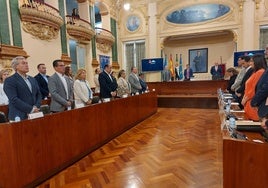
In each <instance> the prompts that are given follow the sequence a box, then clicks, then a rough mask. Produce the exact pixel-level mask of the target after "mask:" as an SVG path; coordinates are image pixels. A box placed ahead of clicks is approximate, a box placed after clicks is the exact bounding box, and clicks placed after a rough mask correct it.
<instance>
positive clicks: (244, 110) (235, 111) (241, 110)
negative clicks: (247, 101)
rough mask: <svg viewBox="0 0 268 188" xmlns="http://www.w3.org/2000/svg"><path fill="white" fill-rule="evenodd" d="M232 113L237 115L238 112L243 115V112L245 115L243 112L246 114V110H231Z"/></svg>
mask: <svg viewBox="0 0 268 188" xmlns="http://www.w3.org/2000/svg"><path fill="white" fill-rule="evenodd" d="M230 112H234V113H236V112H237V113H238V112H240V113H241V112H242V113H243V112H245V110H230Z"/></svg>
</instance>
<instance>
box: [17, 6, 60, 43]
mask: <svg viewBox="0 0 268 188" xmlns="http://www.w3.org/2000/svg"><path fill="white" fill-rule="evenodd" d="M19 11H20V15H21V21H22V22H23V25H22V26H23V29H24V31H25V32H27V33H30V34H31V35H33V36H35V37H37V38H39V39H41V40H51V39H54V38H56V37H57V35H58V32H59V29H60V26H61V25H62V24H63V19H62V17H61V16H60V15H59V12H58V10H57V9H55V8H53V7H51V6H48V5H46V4H35V5H34V6H33V5H31V6H30V5H27V4H23V5H21V6H20V8H19Z"/></svg>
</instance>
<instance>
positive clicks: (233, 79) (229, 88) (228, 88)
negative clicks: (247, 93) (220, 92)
mask: <svg viewBox="0 0 268 188" xmlns="http://www.w3.org/2000/svg"><path fill="white" fill-rule="evenodd" d="M236 77H237V75H233V76H231V77H230V80H229V81H228V84H227V88H226V89H227V90H228V92H229V93H231V94H235V92H234V91H232V89H231V87H232V85H233V84H234V82H235V79H236Z"/></svg>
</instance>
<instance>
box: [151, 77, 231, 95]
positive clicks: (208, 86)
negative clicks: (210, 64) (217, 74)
mask: <svg viewBox="0 0 268 188" xmlns="http://www.w3.org/2000/svg"><path fill="white" fill-rule="evenodd" d="M147 84H148V87H149V88H150V90H152V89H153V88H154V89H155V91H156V93H157V94H158V95H174V94H179V95H187V94H189V95H191V94H217V89H218V88H222V90H225V89H226V88H227V81H226V80H199V81H197V80H194V81H174V82H148V83H147Z"/></svg>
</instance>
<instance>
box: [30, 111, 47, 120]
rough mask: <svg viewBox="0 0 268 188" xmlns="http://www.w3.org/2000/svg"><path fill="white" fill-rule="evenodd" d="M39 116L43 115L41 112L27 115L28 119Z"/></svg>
mask: <svg viewBox="0 0 268 188" xmlns="http://www.w3.org/2000/svg"><path fill="white" fill-rule="evenodd" d="M41 117H44V113H43V112H35V113H31V114H29V115H28V119H36V118H41Z"/></svg>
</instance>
